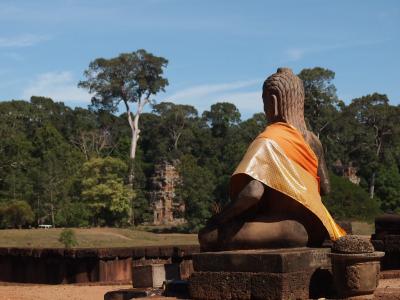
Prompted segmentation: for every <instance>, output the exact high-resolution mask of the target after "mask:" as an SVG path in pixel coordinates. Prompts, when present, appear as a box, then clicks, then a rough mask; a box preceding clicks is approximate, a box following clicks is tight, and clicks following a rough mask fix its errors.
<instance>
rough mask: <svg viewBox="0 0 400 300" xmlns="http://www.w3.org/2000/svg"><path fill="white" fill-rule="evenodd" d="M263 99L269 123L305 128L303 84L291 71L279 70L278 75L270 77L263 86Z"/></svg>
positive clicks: (286, 69)
mask: <svg viewBox="0 0 400 300" xmlns="http://www.w3.org/2000/svg"><path fill="white" fill-rule="evenodd" d="M262 97H263V101H264V111H265V114H266V115H267V120H268V123H275V122H287V123H290V124H292V125H294V126H297V127H299V126H300V127H303V124H304V87H303V82H302V81H301V79H300V78H299V77H297V76H296V75H295V74H293V72H292V70H291V69H289V68H279V69H278V70H277V72H276V73H274V74H272V75H271V76H270V77H268V78H267V80H265V82H264V85H263V95H262ZM304 126H305V124H304ZM299 129H303V128H299Z"/></svg>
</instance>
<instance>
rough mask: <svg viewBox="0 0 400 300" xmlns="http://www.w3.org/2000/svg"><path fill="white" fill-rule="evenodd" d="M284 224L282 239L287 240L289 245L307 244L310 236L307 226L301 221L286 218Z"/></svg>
mask: <svg viewBox="0 0 400 300" xmlns="http://www.w3.org/2000/svg"><path fill="white" fill-rule="evenodd" d="M284 223H285V224H283V225H284V226H282V230H281V234H282V239H283V240H285V241H286V243H287V245H288V246H289V247H304V246H307V244H308V240H309V236H308V232H307V230H306V228H305V227H304V226H303V224H301V223H300V222H297V221H294V220H286V221H284Z"/></svg>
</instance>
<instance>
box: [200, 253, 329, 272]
mask: <svg viewBox="0 0 400 300" xmlns="http://www.w3.org/2000/svg"><path fill="white" fill-rule="evenodd" d="M329 253H330V249H329V248H290V249H268V250H237V251H223V252H203V253H198V254H193V268H194V271H195V272H251V273H262V272H264V273H290V272H298V271H302V270H305V269H307V270H308V269H317V268H328V269H329V268H330V266H331V260H330V258H329V257H328V254H329Z"/></svg>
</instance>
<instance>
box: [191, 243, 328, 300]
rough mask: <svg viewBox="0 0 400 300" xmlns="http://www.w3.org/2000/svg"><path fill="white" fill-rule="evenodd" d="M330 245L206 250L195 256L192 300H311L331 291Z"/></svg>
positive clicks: (192, 276)
mask: <svg viewBox="0 0 400 300" xmlns="http://www.w3.org/2000/svg"><path fill="white" fill-rule="evenodd" d="M329 253H330V249H329V248H319V249H316V248H288V249H269V250H238V251H223V252H205V253H199V254H194V255H193V267H194V271H195V272H194V273H193V274H192V275H191V277H190V279H189V291H190V296H191V298H193V299H309V298H319V297H323V296H326V295H327V294H328V292H330V290H331V284H332V275H331V260H330V258H329V256H328V254H329Z"/></svg>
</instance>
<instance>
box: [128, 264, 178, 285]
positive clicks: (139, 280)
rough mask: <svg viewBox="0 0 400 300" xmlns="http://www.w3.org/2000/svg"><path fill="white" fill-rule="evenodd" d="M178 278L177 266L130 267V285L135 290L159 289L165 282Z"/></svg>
mask: <svg viewBox="0 0 400 300" xmlns="http://www.w3.org/2000/svg"><path fill="white" fill-rule="evenodd" d="M177 279H181V278H180V269H179V264H153V265H147V266H133V267H132V284H133V287H135V288H149V287H153V288H159V287H162V285H163V283H164V281H166V280H177Z"/></svg>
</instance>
